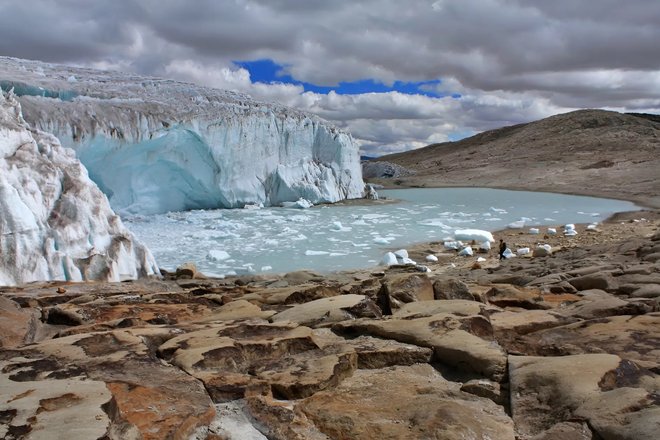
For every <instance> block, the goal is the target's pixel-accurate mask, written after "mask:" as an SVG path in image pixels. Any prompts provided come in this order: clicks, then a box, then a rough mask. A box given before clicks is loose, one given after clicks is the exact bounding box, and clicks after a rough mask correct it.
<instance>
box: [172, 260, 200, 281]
mask: <svg viewBox="0 0 660 440" xmlns="http://www.w3.org/2000/svg"><path fill="white" fill-rule="evenodd" d="M198 274H199V272H198V271H197V266H196V265H195V263H193V262H191V261H190V262H187V263H183V264H182V265H181V266H179V267H177V268H176V277H177V278H181V279H192V278H197V276H198Z"/></svg>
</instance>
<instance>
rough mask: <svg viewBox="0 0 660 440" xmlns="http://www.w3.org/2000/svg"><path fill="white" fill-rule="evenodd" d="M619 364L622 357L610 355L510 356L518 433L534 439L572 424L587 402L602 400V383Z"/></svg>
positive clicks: (514, 410)
mask: <svg viewBox="0 0 660 440" xmlns="http://www.w3.org/2000/svg"><path fill="white" fill-rule="evenodd" d="M619 362H620V359H619V357H618V356H614V355H609V354H589V355H577V356H562V357H556V358H547V357H527V356H509V379H510V384H511V414H512V417H513V421H514V423H515V425H516V431H517V432H518V433H519V434H521V435H523V436H532V435H536V434H539V433H541V432H543V431H545V430H547V429H549V428H551V427H552V426H554V425H555V424H557V423H559V422H565V421H568V420H569V419H570V417H571V413H572V411H574V410H575V408H577V407H579V406H580V405H581V404H582V403H583V402H584V401H586V400H590V399H594V398H598V397H600V394H601V391H600V387H599V386H598V384H599V382H600V381H601V380H602V378H603V377H604V376H605V374H606V373H607V372H608V371H611V370H613V369H615V368H616V367H617V366H618V365H619Z"/></svg>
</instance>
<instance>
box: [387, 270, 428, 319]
mask: <svg viewBox="0 0 660 440" xmlns="http://www.w3.org/2000/svg"><path fill="white" fill-rule="evenodd" d="M382 285H383V287H382V289H381V292H380V297H381V299H380V300H381V301H384V304H385V307H384V308H383V307H381V308H383V312H384V313H385V314H387V312H386V310H387V309H388V308H389V309H390V310H394V309H397V308H399V307H400V305H401V304H405V303H409V302H413V301H430V300H432V299H434V295H433V284H432V283H431V280H430V279H429V277H428V276H427V275H421V274H420V275H418V274H407V273H403V274H391V275H386V276H385V278H384V279H383V280H382Z"/></svg>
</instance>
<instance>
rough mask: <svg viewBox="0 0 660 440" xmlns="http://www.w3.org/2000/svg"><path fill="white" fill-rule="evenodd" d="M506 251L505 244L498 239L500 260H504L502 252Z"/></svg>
mask: <svg viewBox="0 0 660 440" xmlns="http://www.w3.org/2000/svg"><path fill="white" fill-rule="evenodd" d="M505 251H506V243H505V242H504V240H502V239H501V238H500V260H503V259H504V252H505Z"/></svg>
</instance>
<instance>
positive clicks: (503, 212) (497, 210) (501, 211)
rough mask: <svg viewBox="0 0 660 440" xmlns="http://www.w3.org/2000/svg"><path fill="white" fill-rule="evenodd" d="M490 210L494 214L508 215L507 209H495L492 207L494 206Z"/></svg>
mask: <svg viewBox="0 0 660 440" xmlns="http://www.w3.org/2000/svg"><path fill="white" fill-rule="evenodd" d="M490 210H491V211H493V212H500V213H502V214H506V213H507V211H506V209H501V208H494V207H492V206H491V207H490Z"/></svg>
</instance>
